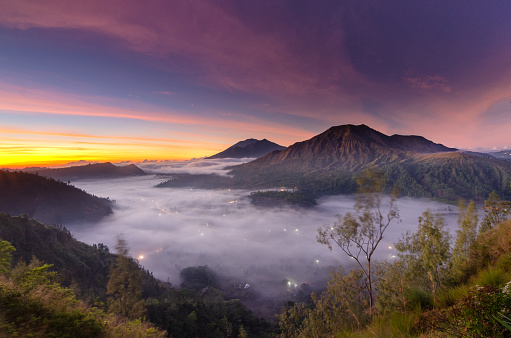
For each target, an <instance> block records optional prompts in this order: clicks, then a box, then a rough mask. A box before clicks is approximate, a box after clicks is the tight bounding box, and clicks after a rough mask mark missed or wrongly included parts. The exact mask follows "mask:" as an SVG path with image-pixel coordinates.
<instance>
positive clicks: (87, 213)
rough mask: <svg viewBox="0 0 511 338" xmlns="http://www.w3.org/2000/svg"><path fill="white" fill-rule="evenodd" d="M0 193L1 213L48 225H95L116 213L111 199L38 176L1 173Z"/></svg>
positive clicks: (14, 172)
mask: <svg viewBox="0 0 511 338" xmlns="http://www.w3.org/2000/svg"><path fill="white" fill-rule="evenodd" d="M0 191H1V192H2V193H1V194H0V212H6V213H8V214H11V215H16V216H17V215H21V214H26V215H28V216H29V217H33V218H36V219H38V220H40V221H41V222H45V223H59V224H61V223H69V222H78V221H92V222H95V221H98V220H100V219H101V218H103V217H105V216H107V215H109V214H111V213H112V208H111V203H112V202H111V201H110V200H109V199H108V198H99V197H97V196H93V195H90V194H88V193H87V192H85V191H83V190H81V189H78V188H76V187H74V186H72V185H70V184H69V183H64V182H61V181H57V180H55V179H52V178H45V177H42V176H39V175H37V174H30V173H24V172H20V171H5V170H0Z"/></svg>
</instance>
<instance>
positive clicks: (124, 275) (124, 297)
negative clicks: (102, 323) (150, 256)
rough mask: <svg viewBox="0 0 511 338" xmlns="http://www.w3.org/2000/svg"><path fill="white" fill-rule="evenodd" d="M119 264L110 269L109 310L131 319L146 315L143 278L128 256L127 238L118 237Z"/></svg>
mask: <svg viewBox="0 0 511 338" xmlns="http://www.w3.org/2000/svg"><path fill="white" fill-rule="evenodd" d="M115 249H116V251H117V266H116V267H114V268H112V270H111V271H110V279H109V280H108V284H107V295H108V311H109V312H112V313H116V314H120V315H122V316H125V317H128V318H129V319H131V320H133V319H139V318H142V317H144V316H145V313H146V308H145V302H144V300H143V299H142V278H141V276H140V270H139V269H138V266H137V264H136V263H135V262H134V261H133V259H131V258H129V257H128V254H129V250H128V246H127V244H126V240H124V238H123V237H122V236H118V237H117V245H116V247H115Z"/></svg>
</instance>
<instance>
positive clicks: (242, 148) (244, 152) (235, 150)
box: [207, 138, 286, 159]
mask: <svg viewBox="0 0 511 338" xmlns="http://www.w3.org/2000/svg"><path fill="white" fill-rule="evenodd" d="M285 148H286V147H283V146H281V145H278V144H277V143H273V142H270V141H268V140H267V139H263V140H256V139H253V138H249V139H246V140H245V141H240V142H238V143H236V144H234V145H233V146H230V147H229V148H227V149H225V150H224V151H222V152H219V153H218V154H215V155H213V156H210V157H207V158H208V159H216V158H244V157H261V156H264V155H266V154H268V153H271V152H273V151H275V150H278V151H280V150H283V149H285Z"/></svg>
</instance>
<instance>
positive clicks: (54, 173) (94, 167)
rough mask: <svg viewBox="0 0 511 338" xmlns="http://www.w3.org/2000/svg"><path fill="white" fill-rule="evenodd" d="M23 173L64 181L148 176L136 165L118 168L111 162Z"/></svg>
mask: <svg viewBox="0 0 511 338" xmlns="http://www.w3.org/2000/svg"><path fill="white" fill-rule="evenodd" d="M23 171H26V172H32V173H35V172H36V173H38V174H39V175H41V176H44V177H49V178H54V179H59V180H62V181H68V180H71V181H74V180H83V179H100V178H119V177H127V176H142V175H147V174H146V173H145V172H144V171H143V170H142V169H140V168H139V167H137V166H136V165H134V164H130V165H127V166H116V165H113V164H112V163H110V162H107V163H94V164H87V165H81V166H73V167H66V168H55V169H52V168H25V169H23Z"/></svg>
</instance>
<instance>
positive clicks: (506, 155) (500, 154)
mask: <svg viewBox="0 0 511 338" xmlns="http://www.w3.org/2000/svg"><path fill="white" fill-rule="evenodd" d="M488 154H489V155H491V156H493V157H496V158H502V159H505V160H511V150H501V151H495V152H490V153H488Z"/></svg>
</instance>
